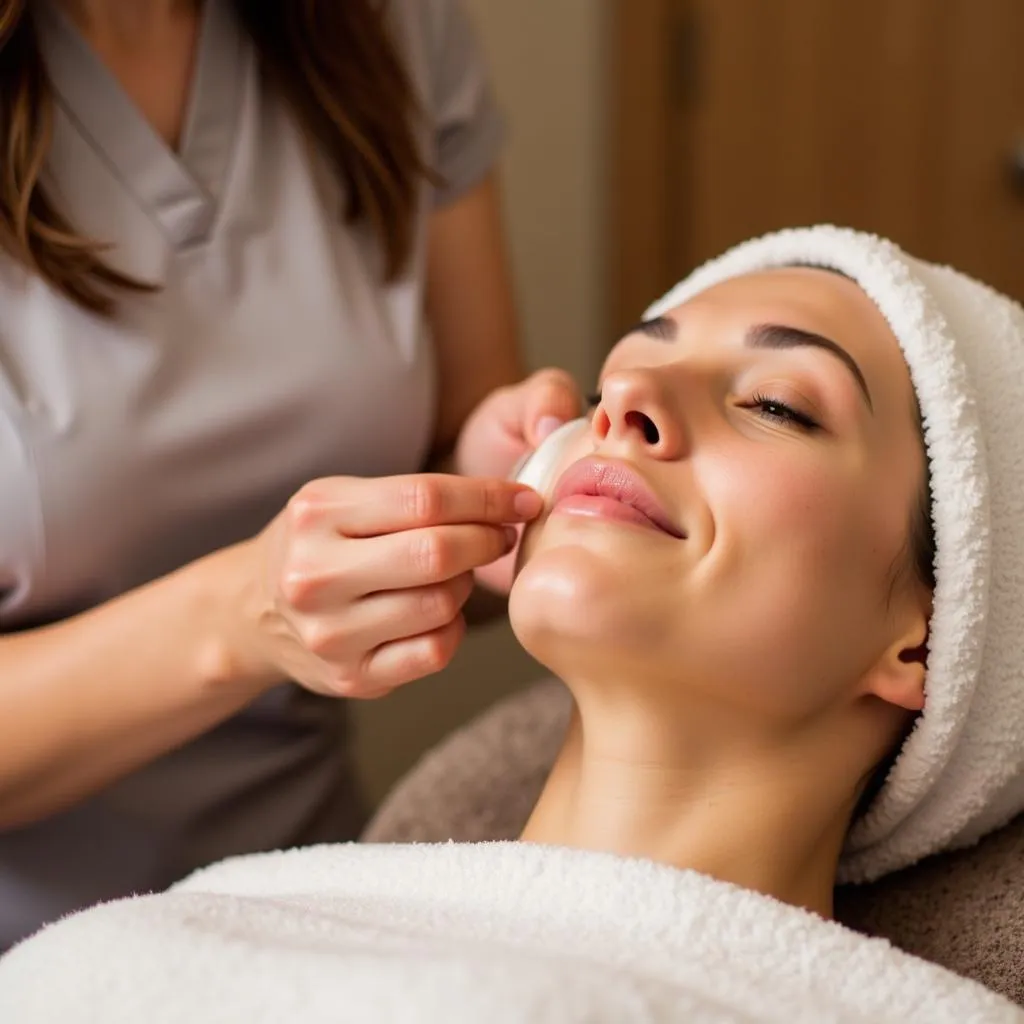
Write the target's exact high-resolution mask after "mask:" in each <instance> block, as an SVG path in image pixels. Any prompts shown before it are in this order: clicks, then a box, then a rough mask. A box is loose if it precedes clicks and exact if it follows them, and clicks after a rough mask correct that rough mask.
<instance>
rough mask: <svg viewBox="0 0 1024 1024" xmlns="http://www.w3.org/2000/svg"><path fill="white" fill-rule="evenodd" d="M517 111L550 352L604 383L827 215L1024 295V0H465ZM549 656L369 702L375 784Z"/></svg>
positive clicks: (517, 233) (521, 237) (483, 653)
mask: <svg viewBox="0 0 1024 1024" xmlns="http://www.w3.org/2000/svg"><path fill="white" fill-rule="evenodd" d="M463 2H464V3H465V4H466V7H467V9H468V10H469V12H470V14H471V16H472V17H473V18H474V20H475V22H476V25H477V29H478V33H479V35H480V38H481V42H482V44H483V47H484V49H485V51H486V53H487V55H488V58H489V60H490V63H491V70H492V76H493V81H494V86H495V89H496V92H497V94H498V97H499V100H500V102H501V104H502V107H503V108H504V111H505V115H506V118H507V122H508V139H507V146H506V150H505V156H504V160H503V184H504V189H505V200H506V221H507V225H508V231H509V236H510V243H511V249H512V257H513V265H514V270H515V276H516V284H517V289H518V297H519V303H520V310H521V316H522V326H523V333H524V341H525V344H526V348H527V353H528V355H529V359H530V363H531V366H532V367H539V366H544V365H551V364H554V365H559V366H564V367H566V368H567V369H569V370H570V371H572V372H573V373H574V374H575V375H576V377H577V378H578V379H579V381H580V384H581V385H582V386H583V387H584V388H586V389H590V388H591V386H592V384H593V382H594V379H595V378H596V375H597V373H598V370H599V369H600V365H601V361H602V360H603V358H604V356H605V354H606V353H607V351H608V349H609V348H610V346H611V345H612V344H613V342H614V340H615V338H616V334H617V332H620V331H622V330H624V329H625V328H626V327H628V326H629V325H630V324H632V323H633V322H635V321H636V319H637V318H638V316H639V314H640V313H641V312H642V310H643V308H644V307H645V305H646V304H647V303H648V302H650V300H651V299H653V298H655V297H656V296H657V295H659V294H660V293H661V292H663V291H664V290H665V289H667V288H668V287H669V286H670V285H671V284H673V283H674V282H675V281H676V280H678V279H679V278H680V277H682V276H683V275H684V274H686V273H687V272H688V271H689V270H690V269H692V268H693V267H694V266H695V265H696V264H698V263H700V262H702V261H703V260H705V259H708V258H710V257H712V256H714V255H716V254H717V253H719V252H721V251H722V250H723V249H724V248H726V247H727V246H729V245H732V244H734V243H736V242H740V241H742V240H744V239H746V238H749V237H751V236H753V235H756V234H760V233H762V232H764V231H769V230H773V229H776V228H781V227H789V226H796V225H802V224H811V223H818V222H822V221H829V222H832V223H838V224H845V225H849V226H851V227H856V228H860V229H864V230H868V231H874V232H877V233H879V234H883V235H886V236H888V237H890V238H893V239H894V240H895V241H897V242H898V243H899V244H901V245H903V246H904V247H905V248H907V249H909V250H910V251H911V252H913V253H915V255H919V256H922V257H925V258H928V259H931V260H936V261H940V262H948V263H952V264H954V265H956V266H957V267H958V268H959V269H961V270H964V271H966V272H968V273H971V274H973V275H975V276H977V277H979V278H981V279H982V280H984V281H986V282H987V283H989V284H992V285H993V286H995V287H997V288H999V289H1000V290H1002V291H1005V292H1007V293H1009V294H1011V295H1014V296H1015V297H1016V298H1018V299H1022V300H1024V0H516V2H515V3H509V2H499V0H463ZM542 674H543V670H542V669H541V667H540V666H538V665H536V664H534V663H533V662H532V661H531V660H530V659H529V658H527V657H526V655H525V654H523V653H522V652H521V651H520V650H519V649H518V646H517V644H516V643H515V640H514V638H513V637H512V636H511V633H510V631H509V629H508V628H507V626H505V625H503V624H498V625H494V626H490V627H487V628H485V629H482V630H479V631H477V632H476V633H475V634H473V635H471V637H470V639H469V640H468V642H467V643H466V644H465V645H464V648H463V650H462V651H461V653H460V654H459V656H458V658H457V659H456V662H455V663H454V664H453V665H452V666H451V667H450V668H449V669H448V670H447V671H446V672H445V673H444V674H443V675H442V677H441V678H440V679H439V680H430V681H425V682H422V683H419V684H415V685H413V686H409V687H405V688H403V689H402V690H401V691H399V692H398V693H396V694H395V695H393V696H391V697H389V698H387V699H386V700H383V701H376V702H369V703H365V704H359V705H358V706H357V707H356V715H357V720H358V727H359V728H358V730H357V739H358V747H359V758H360V764H361V768H362V772H363V775H364V778H365V780H366V783H367V787H368V789H369V791H370V794H371V796H373V797H375V798H379V797H380V796H382V795H383V793H384V792H386V790H387V788H388V787H389V785H390V784H391V783H392V782H393V781H394V780H395V779H396V778H397V777H398V776H399V775H400V774H401V773H402V772H403V771H404V770H406V769H407V768H408V767H409V766H410V765H411V764H412V762H414V761H415V760H416V759H417V758H418V757H419V755H420V754H421V753H422V752H423V751H424V750H426V749H427V748H428V747H429V746H431V745H432V744H433V743H435V742H436V741H437V740H438V739H440V738H441V737H442V736H444V735H445V734H446V733H448V732H450V731H451V730H452V729H453V728H455V727H457V726H458V725H459V724H461V723H462V722H464V721H465V720H466V719H467V718H469V717H471V716H472V715H474V714H476V713H477V712H478V711H480V710H482V709H483V708H484V707H486V706H488V705H489V704H491V703H493V702H494V701H495V700H496V699H497V698H498V697H500V696H502V695H503V694H506V693H509V692H511V691H512V690H514V689H516V688H517V687H519V686H522V685H523V684H524V683H527V682H530V681H532V680H534V679H537V678H539V677H540V676H541V675H542Z"/></svg>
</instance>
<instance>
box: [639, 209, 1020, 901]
mask: <svg viewBox="0 0 1024 1024" xmlns="http://www.w3.org/2000/svg"><path fill="white" fill-rule="evenodd" d="M793 264H812V265H817V266H823V267H829V268H832V269H835V270H839V271H841V272H842V273H844V274H846V275H848V276H849V277H851V278H853V279H854V280H855V281H857V282H858V284H859V285H860V286H861V288H863V290H864V292H865V293H866V294H867V295H868V297H869V298H870V299H871V300H872V301H873V302H874V303H875V305H877V307H878V308H879V310H880V311H881V312H882V314H883V316H885V318H886V320H887V321H888V322H889V325H890V327H891V328H892V330H893V333H894V334H895V335H896V337H897V339H898V340H899V343H900V345H901V347H902V350H903V355H904V357H905V359H906V361H907V365H908V366H909V368H910V375H911V378H912V380H913V383H914V387H915V389H916V391H917V396H918V401H919V403H920V406H921V412H922V415H923V418H924V433H925V445H926V448H927V454H928V460H929V464H930V469H931V486H932V504H933V519H934V525H935V539H936V547H937V555H936V562H935V570H936V588H935V603H934V612H933V615H932V620H931V624H930V631H929V650H928V665H927V679H926V683H925V709H924V713H923V714H922V715H921V716H920V718H919V719H918V721H917V723H916V726H915V728H914V730H913V732H912V733H911V735H910V736H909V738H908V739H907V741H906V742H905V743H904V745H903V749H902V751H901V753H900V756H899V758H898V759H897V761H896V764H895V766H894V767H893V769H892V771H891V772H890V774H889V777H888V779H887V781H886V783H885V785H884V786H883V787H882V790H881V792H880V793H879V794H878V796H877V797H876V799H875V800H874V802H873V804H872V806H871V808H870V809H869V811H868V813H867V814H866V815H865V816H864V817H863V818H862V819H861V820H860V822H859V823H858V824H857V825H855V827H854V828H853V829H852V831H851V835H850V838H849V843H848V846H847V850H846V853H845V856H844V858H843V860H842V863H841V865H840V879H841V880H844V881H866V880H870V879H873V878H877V877H879V876H880V875H882V874H884V873H886V872H888V871H892V870H894V869H896V868H900V867H904V866H906V865H909V864H912V863H914V862H915V861H917V860H919V859H920V858H921V857H923V856H925V855H927V854H930V853H934V852H936V851H938V850H943V849H953V848H956V847H962V846H967V845H970V844H971V843H973V842H975V841H977V840H978V839H979V838H980V837H981V836H982V835H984V834H985V833H987V832H990V831H992V830H993V829H995V828H998V827H999V826H1001V825H1003V824H1005V823H1006V822H1008V821H1009V820H1010V819H1011V818H1012V817H1013V816H1014V815H1015V814H1017V813H1018V812H1019V811H1021V810H1022V809H1024V309H1022V308H1021V307H1020V306H1019V305H1018V304H1017V303H1015V302H1013V301H1011V300H1010V299H1008V298H1007V297H1006V296H1004V295H1000V294H998V293H997V292H995V291H993V290H992V289H991V288H987V287H986V286H985V285H982V284H979V283H978V282H977V281H973V280H971V279H970V278H968V277H966V276H964V275H963V274H960V273H958V272H956V271H954V270H951V269H949V268H948V267H939V266H934V265H932V264H928V263H924V262H922V261H921V260H917V259H914V258H913V257H911V256H909V255H907V254H906V253H905V252H903V251H902V250H901V249H899V248H898V247H897V246H895V245H893V244H892V243H891V242H887V241H884V240H882V239H879V238H875V237H873V236H870V235H865V234H860V233H858V232H854V231H850V230H845V229H841V228H834V227H828V226H821V227H815V228H805V229H797V230H791V231H783V232H779V233H777V234H774V235H768V236H766V237H764V238H761V239H755V240H754V241H751V242H747V243H745V244H743V245H741V246H738V247H737V248H735V249H733V250H731V251H730V252H728V253H726V254H725V255H724V256H722V257H720V258H718V259H716V260H713V261H712V262H710V263H708V264H706V265H705V266H703V267H701V268H699V269H698V270H697V271H695V272H694V273H693V274H692V275H690V277H688V278H687V279H686V280H684V281H682V282H681V283H680V284H679V285H677V286H676V287H675V288H674V289H673V290H672V291H670V292H669V293H668V294H667V295H666V296H665V297H664V298H662V299H661V300H659V301H658V302H657V303H655V304H654V305H653V306H652V307H651V308H650V309H649V310H648V311H647V314H646V315H647V316H656V315H658V314H660V313H663V312H665V311H666V310H668V309H671V308H672V307H674V306H676V305H678V304H679V303H681V302H685V301H686V300H687V299H688V298H690V297H691V296H693V295H695V294H697V293H698V292H700V291H703V290H704V289H706V288H708V287H710V286H711V285H714V284H717V283H718V282H720V281H723V280H725V279H727V278H731V277H736V276H738V275H740V274H745V273H750V272H752V271H757V270H763V269H767V268H770V267H780V266H787V265H793Z"/></svg>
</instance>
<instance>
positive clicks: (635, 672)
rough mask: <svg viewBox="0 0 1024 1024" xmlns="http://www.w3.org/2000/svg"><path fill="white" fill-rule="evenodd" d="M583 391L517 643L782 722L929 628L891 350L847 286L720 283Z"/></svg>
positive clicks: (912, 426)
mask: <svg viewBox="0 0 1024 1024" xmlns="http://www.w3.org/2000/svg"><path fill="white" fill-rule="evenodd" d="M600 394H601V400H600V403H599V404H598V405H597V407H596V408H595V409H594V411H593V413H592V419H591V425H590V429H589V431H588V432H587V433H586V434H585V435H584V436H582V437H580V438H579V439H578V440H577V441H576V442H575V443H574V445H573V447H572V449H571V450H570V451H568V452H567V453H566V454H565V458H564V467H565V469H564V472H563V473H562V475H561V478H560V480H559V482H558V484H556V485H555V492H554V495H553V501H552V503H551V504H550V505H549V511H548V512H547V514H546V515H545V516H544V517H543V518H542V519H541V520H539V521H538V522H537V523H536V524H535V525H534V526H533V527H532V528H531V529H530V530H529V531H528V533H527V535H526V536H525V538H524V542H523V547H522V555H521V571H520V574H519V576H518V578H517V580H516V583H515V585H514V587H513V590H512V595H511V617H512V623H513V627H514V629H515V631H516V634H517V636H518V637H519V639H520V641H521V642H522V643H523V645H524V646H525V647H526V649H527V650H528V651H530V652H531V653H532V654H533V655H534V656H535V657H537V658H538V659H539V660H540V661H541V662H543V663H544V664H546V665H547V666H548V667H549V668H551V669H552V671H554V672H556V673H557V674H559V675H561V676H563V678H566V679H571V678H573V677H574V676H576V677H588V678H589V677H597V676H607V677H612V676H614V677H618V678H622V677H623V676H628V677H629V679H630V680H639V681H640V682H639V683H637V684H636V685H647V686H650V687H656V688H658V692H660V693H663V694H665V695H666V699H672V696H673V695H674V694H681V693H683V692H685V693H686V694H688V695H690V696H692V695H693V694H694V692H695V691H696V692H697V693H698V694H700V695H703V696H705V697H707V698H710V699H713V700H714V701H715V702H721V701H724V702H726V703H727V704H729V705H730V707H731V708H732V709H733V710H735V711H738V712H739V713H740V714H766V715H768V716H770V717H771V719H772V720H773V721H776V722H778V723H780V724H782V723H798V722H802V721H804V720H805V719H806V718H807V716H809V715H810V716H813V715H815V714H818V713H820V712H824V711H827V709H828V708H829V707H830V706H831V705H833V704H834V702H835V701H836V699H837V698H838V697H840V696H841V695H844V694H848V693H849V692H850V687H851V686H856V685H858V684H860V683H862V682H863V681H864V680H865V679H872V680H874V682H873V683H872V685H876V684H877V686H879V687H881V688H882V690H883V691H884V688H885V686H887V685H890V684H891V685H893V686H896V685H897V683H892V682H891V681H887V680H886V678H885V672H887V671H888V669H886V668H885V665H886V664H888V662H887V657H889V661H892V658H891V656H887V652H891V650H892V648H893V645H894V644H897V645H898V644H899V643H901V642H903V641H905V640H906V639H907V634H908V631H909V633H910V634H913V633H914V631H915V630H916V631H917V632H918V633H920V632H921V631H922V630H923V624H924V622H925V618H924V612H923V611H922V609H923V607H924V602H923V601H922V596H921V588H920V587H919V586H915V585H914V583H913V581H912V579H911V574H910V573H909V572H902V571H901V569H902V567H903V566H904V564H906V563H909V553H908V551H907V543H908V524H909V523H910V521H911V512H912V509H913V508H914V507H915V504H916V501H917V498H918V495H919V493H920V490H921V486H922V480H923V473H924V456H923V453H922V447H921V440H920V436H919V433H918V428H917V424H916V422H915V413H914V409H915V405H914V399H913V390H912V386H911V382H910V378H909V374H908V371H907V368H906V365H905V363H904V361H903V358H902V355H901V353H900V350H899V348H898V345H897V342H896V340H895V338H894V337H893V335H892V333H891V331H890V330H889V328H888V325H887V324H886V322H885V321H884V319H883V318H882V316H881V314H880V313H879V312H878V310H877V309H876V308H875V306H874V305H873V304H872V303H871V302H870V300H869V299H868V298H867V297H866V296H865V295H864V294H863V293H862V292H861V290H860V289H859V288H858V286H857V285H856V284H854V283H853V282H851V281H849V280H847V279H846V278H843V277H840V276H838V275H835V274H830V273H828V272H825V271H820V270H812V269H783V270H774V271H769V272H764V273H759V274H753V275H748V276H745V277H742V278H737V279H734V280H732V281H728V282H725V283H723V284H721V285H718V286H716V287H715V288H713V289H710V290H708V291H707V292H704V293H703V294H701V295H699V296H697V297H695V298H694V299H692V300H691V301H689V302H687V303H685V304H684V305H682V306H680V307H678V308H676V309H674V310H672V311H671V312H670V313H669V314H668V316H667V317H666V318H664V320H661V321H656V322H654V323H651V324H648V325H646V326H645V327H643V328H642V329H638V330H636V331H634V332H632V333H631V334H629V335H628V336H627V337H625V338H623V339H622V340H621V341H620V342H619V343H618V345H617V346H616V347H615V349H614V350H613V352H612V353H611V355H610V356H609V357H608V360H607V362H606V364H605V367H604V370H603V373H602V379H601V385H600ZM922 640H923V636H922V635H918V636H917V639H916V642H917V643H920V642H921V641H922ZM900 660H903V659H900ZM892 663H893V664H895V662H894V661H893V662H892ZM880 665H881V666H882V667H881V668H879V666H880ZM879 672H881V673H882V677H881V678H878V679H876V678H875V676H877V675H878V673H879ZM883 696H886V694H885V693H883ZM903 696H905V695H899V694H897V696H896V698H894V699H895V700H896V702H900V701H901V700H902V701H903V706H911V705H912V701H909V702H908V701H906V700H903Z"/></svg>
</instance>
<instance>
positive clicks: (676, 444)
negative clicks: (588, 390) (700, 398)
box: [592, 368, 686, 459]
mask: <svg viewBox="0 0 1024 1024" xmlns="http://www.w3.org/2000/svg"><path fill="white" fill-rule="evenodd" d="M592 429H593V431H594V434H595V436H596V437H597V438H598V439H599V440H601V441H608V442H610V443H612V444H623V445H627V446H640V447H642V448H643V450H644V453H645V454H646V455H648V456H649V457H653V458H658V459H677V458H679V457H680V456H681V455H682V454H683V452H684V448H685V443H686V438H685V434H684V429H683V424H682V423H681V421H680V420H679V418H678V417H677V416H676V415H675V414H674V413H673V411H672V404H671V402H670V400H669V396H668V394H667V392H666V391H665V386H664V383H663V382H662V380H661V379H660V376H659V374H658V373H657V372H656V371H654V370H652V369H646V368H643V369H632V370H620V371H617V372H615V373H609V374H608V375H607V376H606V377H605V379H604V381H603V382H602V385H601V402H600V404H599V405H598V407H597V409H596V411H595V412H594V419H593V424H592Z"/></svg>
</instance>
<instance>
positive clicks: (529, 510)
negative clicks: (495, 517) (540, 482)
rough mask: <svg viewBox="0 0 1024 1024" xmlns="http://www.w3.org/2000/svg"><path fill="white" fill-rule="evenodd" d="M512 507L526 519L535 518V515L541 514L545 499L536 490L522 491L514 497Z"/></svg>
mask: <svg viewBox="0 0 1024 1024" xmlns="http://www.w3.org/2000/svg"><path fill="white" fill-rule="evenodd" d="M512 507H513V508H514V509H515V510H516V515H519V516H522V517H523V518H524V519H533V517H534V516H539V515H540V512H541V509H542V508H543V507H544V499H543V498H542V497H541V496H540V495H539V494H538V493H537V492H536V491H520V492H519V493H518V494H517V495H516V496H515V497H514V498H513V499H512Z"/></svg>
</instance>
